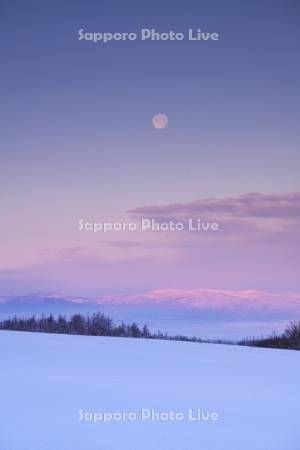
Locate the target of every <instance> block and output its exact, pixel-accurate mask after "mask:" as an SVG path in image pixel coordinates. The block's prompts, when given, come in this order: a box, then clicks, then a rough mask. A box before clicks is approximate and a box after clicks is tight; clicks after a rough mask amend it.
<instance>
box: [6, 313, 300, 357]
mask: <svg viewBox="0 0 300 450" xmlns="http://www.w3.org/2000/svg"><path fill="white" fill-rule="evenodd" d="M0 330H10V331H31V332H40V333H58V334H77V335H88V336H115V337H127V338H146V339H166V340H174V341H187V342H207V343H214V344H237V345H244V346H250V347H265V348H282V349H292V350H300V322H291V323H290V324H289V325H288V326H287V327H286V329H285V330H284V332H283V333H282V334H276V333H273V334H272V335H271V336H268V337H262V338H245V339H243V340H242V341H240V342H235V343H234V342H230V341H224V340H203V339H199V338H196V337H187V336H184V335H175V336H169V335H168V333H162V332H161V331H157V332H155V333H153V332H150V330H149V328H148V326H147V325H144V326H143V327H140V326H139V325H138V324H137V323H136V322H132V323H131V324H125V323H121V324H120V325H115V324H114V322H113V320H112V319H111V318H110V317H108V316H105V315H104V314H101V313H100V312H98V313H94V314H92V315H89V314H88V315H83V314H74V315H72V316H70V317H66V316H63V315H59V316H57V317H55V316H54V315H53V314H50V315H48V316H41V317H36V316H35V315H33V316H31V317H17V316H14V317H12V318H9V319H5V320H2V321H0Z"/></svg>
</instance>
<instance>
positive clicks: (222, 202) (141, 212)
mask: <svg viewBox="0 0 300 450" xmlns="http://www.w3.org/2000/svg"><path fill="white" fill-rule="evenodd" d="M128 213H130V214H132V215H133V216H134V217H146V218H151V219H154V220H157V221H158V222H160V223H161V222H164V221H170V220H172V221H181V222H185V221H187V220H188V219H193V220H198V219H200V220H201V221H202V222H205V221H208V222H213V221H214V222H217V223H218V224H219V228H220V231H221V233H215V234H214V239H215V238H218V239H219V240H220V239H222V238H224V237H225V238H226V239H228V238H230V237H232V238H233V241H234V240H235V241H236V242H237V243H238V242H241V240H242V241H244V242H245V241H247V242H248V243H251V244H255V243H256V244H259V245H261V244H265V245H267V244H269V243H271V244H272V245H282V244H283V245H294V244H296V243H299V241H300V235H299V229H300V192H292V193H286V194H261V193H247V194H243V195H240V196H238V197H228V198H204V199H198V200H195V201H193V202H187V203H172V204H167V205H152V206H140V207H137V208H135V209H132V210H130V211H128ZM196 235H197V236H198V237H202V236H201V233H200V234H199V233H196ZM233 241H230V244H231V245H232V243H233Z"/></svg>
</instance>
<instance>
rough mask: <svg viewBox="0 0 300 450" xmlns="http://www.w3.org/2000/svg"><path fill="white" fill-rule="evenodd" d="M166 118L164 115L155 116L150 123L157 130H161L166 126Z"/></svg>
mask: <svg viewBox="0 0 300 450" xmlns="http://www.w3.org/2000/svg"><path fill="white" fill-rule="evenodd" d="M168 121H169V120H168V117H167V116H166V115H165V114H161V113H159V114H155V116H153V119H152V123H153V126H154V128H157V129H158V130H162V129H163V128H166V126H167V125H168Z"/></svg>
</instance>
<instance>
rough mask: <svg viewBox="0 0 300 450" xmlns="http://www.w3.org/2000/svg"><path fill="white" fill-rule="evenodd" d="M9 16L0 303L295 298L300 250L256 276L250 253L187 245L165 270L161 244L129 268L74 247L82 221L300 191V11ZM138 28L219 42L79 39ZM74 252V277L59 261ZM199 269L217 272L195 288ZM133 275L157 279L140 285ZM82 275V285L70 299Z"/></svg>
mask: <svg viewBox="0 0 300 450" xmlns="http://www.w3.org/2000/svg"><path fill="white" fill-rule="evenodd" d="M75 3H76V4H75ZM242 3H243V4H242ZM0 12H1V18H2V20H1V34H2V38H1V44H0V45H1V53H2V68H1V72H0V78H1V99H2V101H1V105H0V114H1V116H0V118H1V124H2V126H3V129H2V133H1V149H0V161H1V163H0V164H1V177H0V189H1V191H0V192H1V193H0V199H1V205H2V211H4V216H3V220H2V222H1V225H0V227H1V229H0V231H1V240H3V242H1V248H2V251H1V255H2V256H1V260H0V272H1V279H2V283H1V285H2V292H0V294H1V293H2V294H7V293H11V291H14V290H15V291H18V290H19V291H22V292H23V291H28V292H31V291H36V290H44V289H47V290H56V289H57V288H58V289H61V290H64V291H68V292H69V291H76V292H77V291H80V292H81V293H90V292H92V293H94V292H98V291H101V292H107V291H109V292H110V291H118V292H124V291H126V292H130V291H136V290H139V291H142V290H144V289H152V288H156V287H170V286H174V287H182V288H183V287H184V288H193V287H194V288H196V287H211V288H216V287H219V288H221V287H224V288H228V289H229V288H230V289H234V288H237V289H240V288H263V289H268V290H275V291H276V290H298V289H300V287H299V285H298V284H297V282H296V273H295V271H294V265H295V261H296V253H293V252H294V251H295V245H291V248H289V250H284V251H283V249H282V248H281V249H280V250H278V251H279V253H278V254H277V253H276V250H274V249H273V247H271V249H270V250H268V251H269V253H267V255H266V252H265V251H264V252H263V254H264V255H265V256H264V257H265V259H263V261H262V262H261V265H262V266H261V267H259V268H257V269H253V267H256V263H255V262H256V261H257V260H258V259H260V258H261V254H260V251H261V250H260V249H259V248H258V249H257V251H256V252H255V251H254V250H253V249H252V250H251V252H252V253H251V256H250V260H251V261H252V260H253V263H249V259H247V258H248V256H249V253H247V252H246V251H245V246H244V244H240V243H238V244H236V245H238V246H239V247H238V248H237V249H236V252H235V253H234V252H233V255H232V256H230V254H229V253H230V251H229V250H228V248H227V246H226V245H227V244H226V245H225V244H224V245H223V246H221V247H222V248H221V249H220V250H219V251H220V254H219V253H218V254H215V250H214V247H213V246H208V245H206V246H205V248H201V249H200V250H193V251H192V253H191V251H190V248H191V243H190V241H188V242H186V241H183V242H182V241H180V242H179V239H180V238H179V237H178V239H176V242H175V243H174V242H172V243H170V242H169V241H168V248H171V250H170V254H168V257H167V260H166V262H165V264H166V266H163V267H159V268H158V267H157V264H158V262H159V264H162V262H161V261H162V259H163V258H164V257H165V255H166V250H165V247H164V246H163V244H162V241H164V240H165V238H163V239H162V238H159V239H158V243H156V245H157V247H159V249H158V251H157V254H155V255H154V254H152V253H151V254H149V251H148V250H147V248H148V247H147V246H148V245H151V242H150V244H149V243H148V244H145V248H144V249H143V251H142V252H141V251H140V252H139V253H138V254H136V253H134V252H133V253H132V254H130V251H127V252H124V248H123V249H122V251H120V252H119V253H118V252H117V251H116V247H117V246H115V247H114V251H113V250H112V246H109V245H108V244H107V243H106V244H103V243H101V240H102V237H98V236H97V238H95V237H94V236H92V237H90V236H85V237H82V236H78V233H77V232H76V221H77V219H78V218H80V217H86V218H90V219H99V220H100V219H112V218H120V217H127V218H128V214H126V211H128V210H132V209H134V208H136V207H139V206H143V205H149V204H150V205H168V204H170V203H188V202H191V201H193V200H195V199H199V198H207V197H213V198H214V197H225V198H227V197H238V196H240V195H242V194H245V193H247V192H254V191H255V192H260V193H264V194H277V195H281V194H284V193H288V192H295V191H299V187H300V186H299V184H300V182H299V163H300V156H299V109H300V107H299V105H300V101H299V100H300V99H299V68H300V67H299V66H300V63H299V58H298V57H297V56H298V52H299V49H298V45H299V34H300V27H299V17H300V7H299V4H298V2H296V1H293V0H291V1H283V0H281V1H278V0H275V1H271V0H269V1H268V0H267V1H264V2H261V1H258V0H255V1H251V2H240V1H231V0H230V1H227V2H223V1H221V0H219V1H208V0H207V1H190V2H188V3H186V2H182V1H177V0H175V1H172V2H171V1H164V2H158V1H156V0H155V1H153V2H141V1H139V2H130V1H128V2H121V1H120V0H119V1H111V2H99V1H85V2H83V1H78V2H71V1H62V2H59V1H58V0H56V1H52V2H50V1H45V2H38V1H28V2H26V4H25V3H24V2H21V1H15V2H14V1H6V0H4V1H2V2H1V6H0ZM142 27H155V28H157V29H158V30H160V31H168V30H169V29H173V30H175V31H179V32H182V31H183V32H184V31H186V30H187V28H197V27H200V28H201V29H202V30H203V31H212V32H213V31H215V32H219V33H220V35H221V40H220V41H218V42H210V43H198V42H189V41H188V40H185V41H182V42H140V41H135V42H112V43H109V44H106V45H103V44H100V43H98V44H92V43H89V42H84V41H81V42H79V41H78V39H77V32H78V29H80V28H85V29H86V31H100V32H101V31H112V32H116V31H131V32H138V30H140V29H141V28H142ZM157 112H164V113H165V114H167V115H168V117H169V126H168V127H167V128H166V129H165V130H163V131H157V130H155V129H154V128H153V127H152V125H151V119H152V116H153V114H155V113H157ZM277 219H278V218H277ZM289 225H295V224H294V223H293V224H289ZM105 239H108V238H107V237H105ZM113 239H115V237H113ZM117 239H119V240H121V241H122V240H126V239H127V237H124V236H118V238H117ZM137 239H140V238H139V237H137ZM166 239H169V238H166ZM150 241H151V240H150ZM293 244H294V241H293ZM160 245H161V247H160ZM212 245H213V244H212ZM218 245H219V244H218ZM172 246H173V247H172ZM76 247H78V248H77V250H78V255H77V256H78V257H76V260H75V261H74V260H73V259H70V258H67V261H66V258H65V259H64V258H61V256H60V257H57V255H58V254H59V255H61V252H62V251H63V252H64V251H65V250H66V249H67V250H68V251H71V253H72V250H70V249H73V253H72V254H74V251H75V250H74V248H76ZM192 247H193V248H194V247H195V246H194V245H192ZM196 247H197V246H196ZM178 248H179V250H178ZM274 251H275V257H274ZM51 252H52V253H53V254H55V255H56V256H55V257H54V260H53V259H51V258H50V260H49V254H50V253H51ZM114 252H115V253H114ZM284 252H287V253H284ZM174 254H176V255H177V257H178V259H177V258H176V257H175V256H174ZM183 254H184V256H183ZM220 255H221V256H220ZM200 256H201V258H202V259H201V258H200ZM128 258H129V261H128ZM199 258H200V259H199ZM203 258H206V260H208V261H211V262H210V263H209V264H208V268H207V271H205V272H204V274H203V276H201V277H199V270H200V268H201V264H202V263H203ZM276 258H277V259H276ZM287 258H288V259H289V260H290V261H291V263H286V262H284V261H286V259H287ZM61 259H63V262H62V261H61ZM183 259H184V264H185V267H188V268H189V269H187V270H186V272H185V271H182V261H183ZM228 259H230V261H231V262H229V265H231V266H230V268H229V269H228V268H227V269H226V270H225V274H224V264H225V261H226V264H228ZM58 260H59V261H58ZM108 261H109V263H108ZM170 261H171V262H170ZM216 261H218V263H216ZM298 262H299V261H298ZM128 264H129V265H128ZM130 264H132V266H130ZM249 264H250V269H249V268H248V265H249ZM272 264H273V265H274V267H270V265H272ZM137 270H141V271H143V273H144V274H146V273H147V274H148V275H144V276H142V277H140V278H139V280H137V277H136V271H137ZM74 273H76V274H78V276H80V275H81V279H80V282H79V281H78V282H75V284H74V276H73V275H74ZM99 273H101V274H102V275H101V276H100V275H99ZM272 273H275V274H276V277H275V278H276V280H272V275H271V274H272ZM103 274H105V275H103ZM247 274H248V275H247ZM280 277H281V278H280ZM174 279H176V280H178V282H177V284H176V283H174ZM199 284H201V286H199Z"/></svg>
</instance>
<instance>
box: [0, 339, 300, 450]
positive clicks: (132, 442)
mask: <svg viewBox="0 0 300 450" xmlns="http://www.w3.org/2000/svg"><path fill="white" fill-rule="evenodd" d="M0 361H1V365H0V380H1V383H0V394H1V408H0V423H1V425H0V427H1V432H0V448H1V449H3V450H41V449H42V450H85V449H86V450H100V449H101V450H120V449H122V450H137V449H140V448H141V449H145V450H240V449H243V450H298V449H299V443H300V430H299V416H300V393H299V373H300V357H299V353H298V352H294V351H284V350H283V351H282V350H265V349H254V348H245V347H235V346H225V345H213V344H195V343H184V342H170V341H147V340H142V339H125V338H105V337H89V336H66V335H50V334H39V333H21V332H5V331H1V332H0ZM172 417H173V419H172ZM174 417H175V418H174ZM164 418H167V419H168V420H163V419H164ZM91 419H93V421H91ZM158 419H159V420H158Z"/></svg>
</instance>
